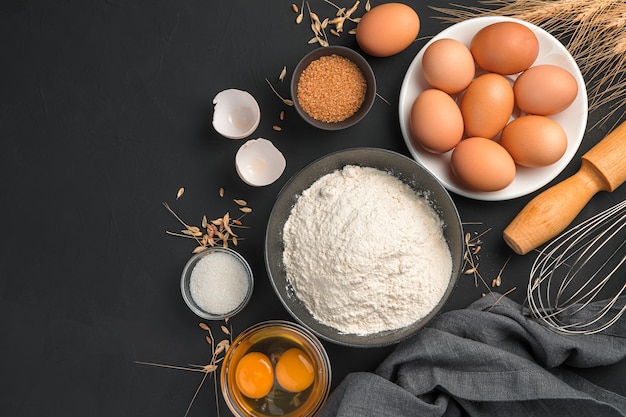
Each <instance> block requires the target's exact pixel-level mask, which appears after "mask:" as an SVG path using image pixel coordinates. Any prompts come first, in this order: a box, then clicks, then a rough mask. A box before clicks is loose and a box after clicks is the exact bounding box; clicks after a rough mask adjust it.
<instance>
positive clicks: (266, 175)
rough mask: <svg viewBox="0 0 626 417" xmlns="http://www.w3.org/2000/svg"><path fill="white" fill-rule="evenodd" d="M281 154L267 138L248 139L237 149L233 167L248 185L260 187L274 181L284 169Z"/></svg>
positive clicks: (283, 158) (284, 162)
mask: <svg viewBox="0 0 626 417" xmlns="http://www.w3.org/2000/svg"><path fill="white" fill-rule="evenodd" d="M286 165H287V162H286V161H285V157H284V156H283V154H282V153H281V152H280V151H279V150H278V149H277V148H276V147H275V146H274V144H272V142H270V141H269V140H267V139H263V138H258V139H250V140H248V141H247V142H246V143H244V144H243V145H241V147H240V148H239V150H238V151H237V154H236V155H235V168H236V169H237V174H239V177H240V178H241V179H242V180H243V182H245V183H246V184H248V185H252V186H255V187H262V186H265V185H269V184H271V183H273V182H274V181H276V180H277V179H278V178H280V176H281V175H282V173H283V171H284V170H285V166H286Z"/></svg>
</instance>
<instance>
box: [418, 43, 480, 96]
mask: <svg viewBox="0 0 626 417" xmlns="http://www.w3.org/2000/svg"><path fill="white" fill-rule="evenodd" d="M475 71H476V65H475V64H474V58H473V57H472V54H471V52H470V51H469V49H468V48H467V46H465V45H464V44H463V43H461V42H459V41H457V40H456V39H449V38H444V39H439V40H436V41H435V42H433V43H432V44H430V45H429V46H428V47H427V48H426V50H425V51H424V56H423V57H422V73H423V74H424V78H426V81H428V83H429V84H430V85H432V86H433V87H435V88H438V89H440V90H442V91H445V92H446V93H449V94H456V93H459V92H461V91H463V90H464V89H465V88H467V86H468V85H469V84H470V83H471V82H472V80H473V79H474V74H475Z"/></svg>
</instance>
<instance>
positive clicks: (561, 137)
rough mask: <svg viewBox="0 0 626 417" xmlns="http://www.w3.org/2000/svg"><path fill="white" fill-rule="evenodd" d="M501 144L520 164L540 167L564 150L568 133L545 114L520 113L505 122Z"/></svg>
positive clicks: (556, 159)
mask: <svg viewBox="0 0 626 417" xmlns="http://www.w3.org/2000/svg"><path fill="white" fill-rule="evenodd" d="M500 145H502V146H503V147H504V149H506V150H507V151H508V152H509V154H511V157H512V158H513V160H514V161H515V162H516V163H517V164H519V165H522V166H526V167H531V168H539V167H545V166H548V165H552V164H553V163H555V162H557V161H558V160H559V159H561V157H562V156H563V155H564V154H565V151H566V150H567V134H566V133H565V130H563V128H562V127H561V125H559V124H558V123H557V122H555V121H554V120H552V119H550V118H548V117H545V116H535V115H530V116H522V117H519V118H517V119H515V120H513V121H512V122H511V123H509V124H508V125H506V127H505V128H504V130H502V135H501V136H500Z"/></svg>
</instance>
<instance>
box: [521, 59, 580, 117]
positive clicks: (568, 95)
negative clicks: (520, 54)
mask: <svg viewBox="0 0 626 417" xmlns="http://www.w3.org/2000/svg"><path fill="white" fill-rule="evenodd" d="M513 92H514V93H515V104H517V107H519V109H520V110H522V111H524V112H526V113H530V114H539V115H543V116H549V115H551V114H556V113H559V112H561V111H563V110H565V109H566V108H567V107H569V105H570V104H572V103H573V102H574V99H575V98H576V95H577V94H578V83H577V82H576V79H575V78H574V76H573V75H572V74H570V73H569V72H568V71H567V70H565V69H563V68H561V67H559V66H556V65H537V66H534V67H531V68H529V69H527V70H526V71H524V72H523V73H522V74H521V75H520V76H519V77H517V80H515V84H513Z"/></svg>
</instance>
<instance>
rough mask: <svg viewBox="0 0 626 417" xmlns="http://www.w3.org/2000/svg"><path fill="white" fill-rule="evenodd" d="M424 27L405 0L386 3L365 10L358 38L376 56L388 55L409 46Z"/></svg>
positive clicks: (357, 32)
mask: <svg viewBox="0 0 626 417" xmlns="http://www.w3.org/2000/svg"><path fill="white" fill-rule="evenodd" d="M419 30H420V19H419V17H418V15H417V13H416V12H415V10H413V9H412V8H411V7H409V6H407V5H406V4H402V3H384V4H381V5H379V6H376V7H373V8H372V9H371V10H370V11H369V12H367V13H365V14H364V15H363V17H361V20H360V21H359V23H358V25H357V30H356V41H357V43H358V44H359V47H361V49H362V50H363V51H364V52H365V53H367V54H369V55H372V56H377V57H386V56H391V55H395V54H397V53H398V52H401V51H403V50H404V49H406V48H407V47H408V46H409V45H411V43H413V41H414V40H415V38H417V34H418V33H419Z"/></svg>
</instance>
